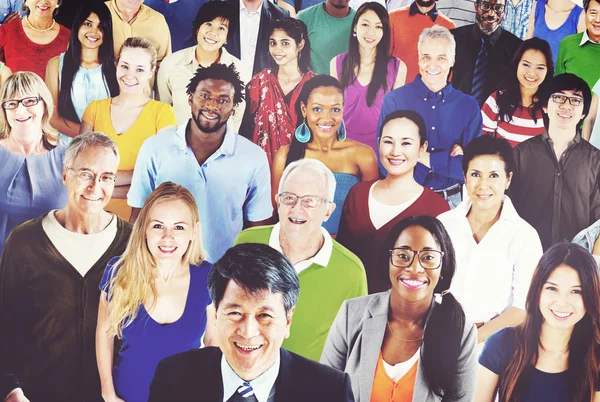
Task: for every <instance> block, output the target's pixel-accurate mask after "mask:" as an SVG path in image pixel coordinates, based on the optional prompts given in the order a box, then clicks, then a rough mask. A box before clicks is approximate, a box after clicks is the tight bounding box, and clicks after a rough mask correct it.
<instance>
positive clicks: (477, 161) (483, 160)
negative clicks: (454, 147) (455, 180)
mask: <svg viewBox="0 0 600 402" xmlns="http://www.w3.org/2000/svg"><path fill="white" fill-rule="evenodd" d="M505 168H506V163H505V162H504V160H503V159H502V158H501V157H500V155H498V154H496V155H478V156H476V157H474V158H473V159H471V160H470V161H469V169H475V170H479V171H504V169H505Z"/></svg>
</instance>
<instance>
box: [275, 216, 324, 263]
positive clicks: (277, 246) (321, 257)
mask: <svg viewBox="0 0 600 402" xmlns="http://www.w3.org/2000/svg"><path fill="white" fill-rule="evenodd" d="M280 233H281V224H280V223H277V224H276V225H275V226H273V230H272V231H271V236H269V246H270V247H271V248H274V249H275V250H277V251H279V252H280V253H282V254H283V251H282V250H281V243H280V242H279V234H280ZM321 233H322V234H323V246H322V247H321V249H320V250H319V252H318V253H317V254H315V255H314V256H313V257H311V258H309V259H307V260H304V261H300V262H299V263H297V264H294V268H296V272H297V273H300V271H302V270H304V269H306V268H308V267H309V266H311V265H312V264H313V263H314V264H317V265H320V266H322V267H326V266H327V265H329V260H330V259H331V253H332V252H333V240H332V239H331V235H330V234H329V232H328V231H327V229H325V228H324V227H323V226H321Z"/></svg>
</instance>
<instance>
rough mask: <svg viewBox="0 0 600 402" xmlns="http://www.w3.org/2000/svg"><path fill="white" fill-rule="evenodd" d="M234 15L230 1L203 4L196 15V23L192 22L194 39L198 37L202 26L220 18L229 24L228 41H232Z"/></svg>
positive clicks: (213, 0) (215, 0) (214, 1)
mask: <svg viewBox="0 0 600 402" xmlns="http://www.w3.org/2000/svg"><path fill="white" fill-rule="evenodd" d="M232 14H233V12H232V7H231V4H230V3H229V2H228V1H221V0H210V1H208V2H206V3H204V4H202V6H201V7H200V9H199V10H198V13H197V14H196V18H195V19H194V22H192V25H193V27H194V28H193V29H194V31H193V34H194V39H195V38H196V36H198V30H199V29H200V26H201V25H202V24H204V23H206V22H210V21H213V20H214V19H216V18H220V19H222V20H226V21H227V22H228V23H229V29H228V31H227V40H231V38H232V36H233V29H232V22H233V17H232Z"/></svg>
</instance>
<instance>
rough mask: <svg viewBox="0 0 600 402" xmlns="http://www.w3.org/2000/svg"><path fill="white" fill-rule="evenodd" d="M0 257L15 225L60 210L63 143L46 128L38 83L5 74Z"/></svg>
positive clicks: (47, 102)
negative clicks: (7, 76) (6, 77)
mask: <svg viewBox="0 0 600 402" xmlns="http://www.w3.org/2000/svg"><path fill="white" fill-rule="evenodd" d="M0 104H1V105H2V113H0V160H2V169H1V171H0V194H2V196H1V197H0V253H1V252H2V248H3V247H4V242H5V241H6V238H7V237H8V235H9V233H10V231H11V230H12V229H13V228H14V227H15V226H17V225H19V224H21V223H23V222H25V221H27V220H29V219H33V218H36V217H38V216H41V215H44V214H46V213H48V211H50V210H52V209H60V208H63V207H64V206H65V204H66V202H67V191H66V189H65V186H64V185H63V182H62V168H63V157H64V154H65V150H66V145H65V144H64V143H63V142H62V141H60V140H59V139H58V138H57V136H56V134H55V133H54V131H53V130H52V128H51V127H50V117H51V116H52V113H53V111H54V104H53V102H52V96H51V95H50V91H48V88H47V87H46V84H44V81H42V79H41V78H40V77H39V76H38V75H36V74H34V73H30V72H17V73H15V74H13V75H11V76H10V77H9V78H8V79H7V80H6V81H5V82H4V84H3V85H2V88H1V89H0Z"/></svg>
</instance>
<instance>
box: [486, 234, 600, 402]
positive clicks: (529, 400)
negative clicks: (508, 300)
mask: <svg viewBox="0 0 600 402" xmlns="http://www.w3.org/2000/svg"><path fill="white" fill-rule="evenodd" d="M526 306H527V315H526V318H525V321H524V322H523V323H522V324H521V325H519V326H517V327H508V328H504V329H502V330H500V331H498V332H496V333H495V334H494V335H492V336H491V337H490V338H488V340H487V341H486V342H485V347H484V348H483V352H482V353H481V356H480V357H479V375H478V377H477V391H476V396H475V401H477V402H493V401H499V402H514V401H520V402H538V401H544V402H598V401H600V379H599V378H598V373H599V366H600V363H599V361H598V359H599V356H600V277H599V275H598V265H597V264H596V261H595V260H594V259H593V258H592V256H591V255H590V253H589V252H587V251H586V250H585V249H583V247H581V246H579V245H577V244H573V243H559V244H556V245H554V246H552V247H550V248H549V249H548V251H546V253H544V255H543V256H542V258H541V260H540V262H539V264H538V266H537V268H536V270H535V272H534V274H533V278H532V281H531V287H530V288H529V293H528V294H527V302H526ZM496 395H497V396H498V397H497V398H496Z"/></svg>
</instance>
